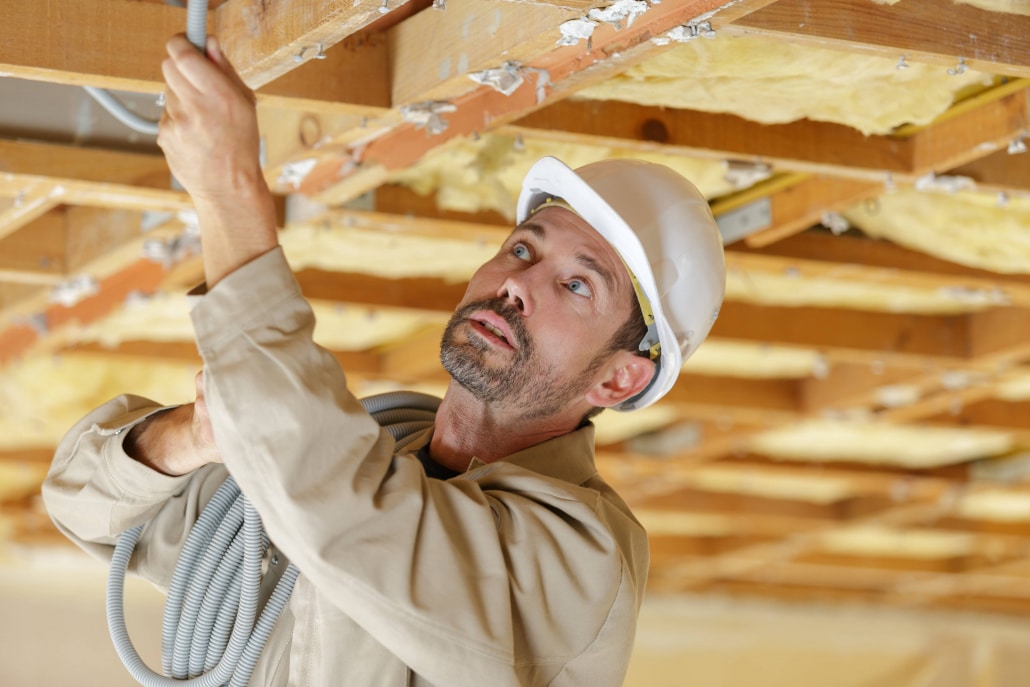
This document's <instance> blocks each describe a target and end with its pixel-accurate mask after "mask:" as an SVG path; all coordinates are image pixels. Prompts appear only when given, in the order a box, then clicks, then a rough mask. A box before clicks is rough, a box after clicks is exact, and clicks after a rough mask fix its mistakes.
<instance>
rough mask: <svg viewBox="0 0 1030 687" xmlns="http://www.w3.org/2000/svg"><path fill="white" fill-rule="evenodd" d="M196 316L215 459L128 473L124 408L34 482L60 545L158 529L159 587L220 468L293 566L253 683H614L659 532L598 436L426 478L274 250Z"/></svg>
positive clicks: (81, 434)
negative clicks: (611, 477) (602, 473)
mask: <svg viewBox="0 0 1030 687" xmlns="http://www.w3.org/2000/svg"><path fill="white" fill-rule="evenodd" d="M193 321H194V328H195V330H196V336H197V342H198V345H199V348H200V351H201V353H202V355H203V358H204V365H205V375H204V378H205V393H206V397H207V401H208V404H209V406H210V412H211V417H212V424H213V428H214V433H215V438H216V441H217V443H218V446H219V449H220V451H221V454H222V456H223V457H224V460H225V465H224V466H223V465H208V466H205V467H203V468H201V469H199V470H196V471H195V472H193V473H191V474H189V475H186V476H183V477H168V476H164V475H161V474H159V473H157V472H155V471H152V470H150V469H149V468H147V467H145V466H143V465H142V464H140V463H137V462H136V461H134V460H132V459H131V458H129V457H128V456H127V455H126V454H125V453H124V451H123V450H122V445H121V442H122V439H123V437H124V436H125V434H126V432H125V431H124V430H125V429H127V428H129V427H131V426H132V425H133V424H135V423H136V422H139V421H140V420H142V419H143V418H144V417H146V416H148V415H150V414H152V413H154V412H156V411H157V410H158V409H159V408H160V407H159V406H158V405H157V404H155V403H153V402H150V401H147V400H146V399H142V398H139V397H134V396H122V397H119V398H116V399H114V400H112V401H110V402H108V403H107V404H105V405H104V406H102V407H100V408H98V409H97V410H96V411H94V412H93V413H91V414H90V415H89V416H87V417H86V418H84V419H83V420H82V421H80V423H79V424H78V425H76V426H75V427H74V428H73V429H72V430H71V431H70V432H69V433H68V435H67V436H66V437H65V439H64V440H63V442H62V443H61V445H60V447H59V448H58V451H57V454H56V456H55V458H54V463H53V466H52V468H51V470H50V474H49V476H48V477H47V480H46V483H45V484H44V487H43V495H44V498H45V501H46V504H47V508H48V509H49V511H50V513H51V515H52V517H53V518H54V520H55V521H56V522H57V524H58V526H59V527H60V528H61V530H62V531H64V532H65V533H66V534H67V535H68V536H69V537H70V538H72V539H73V540H74V541H75V542H76V543H78V544H79V545H80V546H81V547H82V548H84V549H86V550H87V551H89V552H90V553H92V554H94V555H96V556H99V557H102V558H110V554H111V550H112V545H113V542H114V541H115V540H116V538H117V536H118V534H119V533H121V532H122V531H124V530H126V529H128V528H130V527H133V526H135V525H137V524H139V523H143V522H147V523H148V525H147V526H146V528H145V529H144V532H143V535H142V538H141V541H140V544H139V545H138V548H137V552H136V554H135V556H134V559H133V568H134V569H135V571H136V572H138V573H139V574H141V575H143V576H144V577H146V578H147V579H149V580H151V581H153V582H154V583H155V584H157V585H159V586H161V587H167V585H168V583H169V581H170V579H171V573H172V570H173V568H174V565H175V560H176V557H177V555H178V551H179V549H180V547H181V545H182V543H183V541H184V539H185V537H186V535H187V534H188V531H189V527H190V525H191V524H192V523H193V522H194V520H195V518H196V517H197V514H198V513H199V510H200V509H201V508H202V507H203V506H204V504H205V503H206V502H207V500H208V499H209V498H210V497H211V495H212V494H213V493H214V491H215V489H217V487H218V486H219V485H220V484H221V483H222V481H224V479H225V477H226V470H228V472H229V473H231V474H232V475H233V476H234V477H235V479H236V481H237V483H238V484H239V486H240V488H241V490H242V491H243V493H244V494H246V496H247V497H248V498H249V499H250V501H251V502H252V503H253V504H254V505H255V507H256V508H257V511H258V513H260V515H261V517H262V519H263V521H264V525H265V528H266V530H267V531H268V534H269V536H270V538H271V540H272V541H273V542H274V545H275V546H276V547H278V549H279V550H281V551H282V552H283V553H285V555H286V556H288V557H289V559H290V560H292V561H293V563H294V564H295V565H297V567H298V568H299V569H300V571H301V576H300V578H299V580H298V582H297V585H296V587H295V589H294V592H293V595H292V597H291V599H290V603H289V605H288V607H287V610H286V611H285V612H284V613H283V616H282V617H281V618H280V620H279V622H278V624H277V625H276V630H275V632H274V634H273V636H272V638H271V640H270V641H269V643H268V645H267V646H266V648H265V651H264V653H263V654H262V658H261V659H260V661H259V663H258V666H257V668H256V670H255V673H254V677H253V678H252V680H251V684H252V685H287V684H288V685H296V686H312V687H316V686H330V685H342V686H345V687H366V686H373V685H375V686H378V685H382V686H384V687H385V686H396V687H402V686H407V685H420V686H424V685H435V686H436V687H464V686H468V687H502V686H505V685H551V686H553V687H563V686H572V685H576V686H584V687H607V686H616V685H621V684H622V681H623V678H624V675H625V671H626V665H627V662H628V660H629V656H630V651H631V648H632V643H633V636H634V631H635V627H636V618H637V613H638V610H639V608H640V602H641V598H642V595H643V589H644V584H645V578H646V573H647V565H648V550H647V540H646V535H645V533H644V530H643V528H642V527H641V526H640V524H639V523H638V522H637V521H636V520H635V519H634V518H633V516H632V514H631V513H630V511H629V509H628V508H627V507H626V505H625V504H624V503H623V501H622V500H621V499H620V498H619V497H618V495H617V494H615V492H614V491H612V489H611V488H610V487H609V486H608V485H607V484H605V482H604V481H603V480H602V479H601V478H600V477H599V476H598V474H597V471H596V469H595V467H594V463H593V427H592V426H587V427H585V428H583V429H580V430H578V431H575V432H572V433H570V434H567V435H564V436H561V437H558V438H556V439H552V440H550V441H547V442H545V443H542V444H539V445H537V446H534V447H532V448H529V449H526V450H524V451H520V452H518V453H516V454H514V455H512V456H509V457H508V458H505V459H504V460H502V461H497V462H494V463H491V464H483V463H482V462H481V461H478V460H476V459H473V460H472V462H471V463H470V465H469V467H468V470H467V471H466V472H465V473H464V474H461V475H459V476H457V477H455V478H453V479H450V480H447V481H442V480H436V479H430V478H427V477H426V475H425V473H424V471H423V469H422V466H421V464H420V463H419V461H418V460H417V458H415V457H414V456H413V455H411V454H410V453H406V454H404V455H394V451H393V448H394V441H393V439H392V438H391V437H390V436H389V434H387V433H386V432H385V431H381V430H380V427H379V426H378V425H377V424H376V422H375V421H374V420H373V419H372V418H371V417H370V416H369V415H368V414H367V413H365V412H364V410H363V409H362V407H361V405H360V404H359V403H358V401H357V400H356V399H355V398H354V397H353V396H352V395H351V394H350V392H349V391H348V390H347V385H346V379H345V377H344V373H343V371H342V370H341V369H340V366H339V364H338V363H337V361H336V359H335V358H334V357H333V356H332V355H330V354H329V353H327V352H326V351H324V350H323V349H321V348H319V347H318V346H317V345H315V344H313V343H312V339H311V333H312V329H313V326H314V317H313V315H312V313H311V310H310V308H309V307H308V304H307V303H306V302H305V301H304V299H303V298H302V297H301V294H300V290H299V288H298V286H297V284H296V281H295V280H294V279H293V275H292V274H291V272H290V270H289V267H288V266H287V264H286V262H285V259H284V258H283V256H282V253H281V251H279V250H278V249H277V250H275V251H272V252H270V253H267V254H265V255H264V256H262V257H260V258H258V259H257V260H255V261H253V262H251V263H249V264H248V265H246V266H245V267H243V268H241V269H239V270H237V271H236V272H234V273H233V274H231V275H230V276H229V277H227V278H226V279H224V280H223V281H221V282H220V283H219V284H218V285H217V286H216V287H215V288H214V289H212V290H211V291H210V292H209V293H208V294H207V295H205V296H204V297H203V298H201V299H200V302H199V304H198V305H197V306H196V307H195V308H194V310H193ZM428 440H429V433H427V434H426V435H425V436H424V437H422V438H421V440H420V441H419V442H416V443H415V444H414V445H413V446H410V447H409V448H408V449H406V450H407V451H417V449H418V448H420V447H421V446H423V445H425V443H426V442H427V441H428Z"/></svg>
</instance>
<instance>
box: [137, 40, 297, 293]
mask: <svg viewBox="0 0 1030 687" xmlns="http://www.w3.org/2000/svg"><path fill="white" fill-rule="evenodd" d="M161 70H162V72H163V73H164V78H165V83H166V85H167V90H166V100H167V105H166V106H165V111H164V115H163V116H162V117H161V133H160V134H159V135H158V137H157V143H158V145H160V146H161V149H162V150H163V151H164V154H165V157H166V158H167V160H168V166H169V167H170V168H171V170H172V174H174V175H175V178H176V179H177V180H178V181H179V183H181V184H182V186H183V188H185V189H186V191H187V192H188V193H189V194H190V197H191V198H192V199H193V203H194V206H195V207H196V210H197V218H198V220H199V222H200V234H201V242H202V244H203V247H204V274H205V277H206V279H207V285H208V288H211V287H213V286H214V285H215V284H217V283H218V282H219V281H221V280H222V279H223V278H224V277H225V276H226V275H227V274H229V273H231V272H232V271H234V270H236V269H238V268H239V267H241V266H242V265H245V264H246V263H248V262H250V261H251V260H253V259H254V258H256V257H258V256H259V255H261V254H263V253H266V252H268V251H269V250H271V249H272V248H274V247H275V246H276V245H277V244H278V239H277V237H276V228H275V207H274V205H273V202H272V195H271V192H270V191H269V190H268V185H267V184H266V183H265V178H264V176H263V175H262V172H261V162H260V153H259V151H260V139H259V136H258V126H257V114H256V112H255V109H254V104H255V101H254V94H253V93H252V92H251V90H250V89H249V88H248V87H247V85H246V84H245V83H243V81H242V79H240V77H239V76H238V75H237V74H236V72H235V70H234V69H233V68H232V65H230V64H229V61H228V60H227V59H226V57H225V55H224V54H223V53H222V50H221V47H220V46H219V45H218V41H217V40H215V38H213V37H210V38H208V41H207V55H206V56H205V55H203V54H201V53H200V52H199V51H198V50H197V49H196V48H194V47H193V46H192V45H191V44H190V42H189V41H187V40H186V38H185V37H184V36H175V37H173V38H172V39H171V40H169V41H168V58H167V59H166V60H165V61H164V62H163V63H162V64H161Z"/></svg>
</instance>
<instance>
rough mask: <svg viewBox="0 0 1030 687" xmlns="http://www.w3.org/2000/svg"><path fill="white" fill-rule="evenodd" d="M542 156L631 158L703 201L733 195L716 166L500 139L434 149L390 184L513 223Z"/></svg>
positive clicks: (571, 160) (572, 161)
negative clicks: (526, 180)
mask: <svg viewBox="0 0 1030 687" xmlns="http://www.w3.org/2000/svg"><path fill="white" fill-rule="evenodd" d="M545 155H553V156H554V157H557V158H558V159H559V160H561V161H562V162H564V163H565V164H567V165H569V166H570V167H573V168H576V167H580V166H582V165H585V164H588V163H591V162H596V161H598V160H604V159H608V158H620V157H633V158H635V159H640V160H647V161H649V162H658V163H661V164H664V165H667V166H669V167H672V168H673V169H675V170H676V171H678V172H679V173H680V174H682V175H683V176H685V177H687V178H688V179H690V180H691V181H692V182H694V185H695V186H697V187H698V189H699V190H700V191H701V193H703V194H704V195H705V197H706V198H713V197H715V196H719V195H723V194H725V193H729V192H730V191H733V190H735V189H734V186H733V185H732V184H731V183H730V182H729V181H727V180H726V179H725V178H724V177H725V175H726V168H725V167H724V165H723V164H722V163H721V162H712V161H709V160H697V159H692V158H686V157H682V156H678V155H663V154H661V153H645V152H633V153H630V152H628V151H624V150H618V149H615V148H607V147H604V146H589V145H579V144H571V143H560V142H555V141H545V140H539V139H532V138H530V139H526V140H524V141H521V142H518V141H517V140H516V139H515V138H513V137H510V136H501V135H489V136H483V137H481V138H480V139H479V140H472V139H461V140H459V141H456V142H455V143H453V144H451V145H446V146H443V147H441V148H438V149H437V150H435V151H433V152H432V153H430V154H429V155H427V156H426V157H424V158H423V159H422V160H420V161H419V162H418V163H416V164H415V165H414V166H412V167H410V168H408V169H406V170H403V171H401V172H399V173H398V174H396V175H395V176H394V177H393V178H392V180H393V181H395V182H397V183H401V184H404V185H406V186H410V187H411V188H413V189H414V190H415V191H417V192H419V193H421V194H423V195H428V194H430V193H434V192H435V193H436V194H437V196H436V202H437V203H438V204H439V205H440V207H443V208H446V209H448V210H460V211H465V212H474V211H477V210H496V211H497V212H500V213H501V214H503V215H505V216H506V217H508V218H510V219H514V218H515V202H516V201H517V200H518V195H519V189H520V188H521V187H522V177H524V176H525V175H526V172H527V171H529V168H530V166H532V164H533V163H534V162H536V161H537V160H538V159H540V158H541V157H543V156H545Z"/></svg>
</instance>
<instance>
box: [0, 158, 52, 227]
mask: <svg viewBox="0 0 1030 687" xmlns="http://www.w3.org/2000/svg"><path fill="white" fill-rule="evenodd" d="M0 165H2V163H0ZM0 169H2V166H0ZM0 185H2V186H5V187H6V190H7V192H8V193H11V194H12V197H11V198H10V199H9V200H8V199H4V200H3V201H2V202H0V238H3V237H4V236H7V235H9V234H13V233H14V232H16V231H18V230H19V229H21V228H22V227H24V226H25V225H26V224H29V223H30V222H32V221H34V220H37V219H39V218H40V217H43V216H44V215H46V214H47V213H48V212H50V211H51V210H52V209H54V207H56V205H57V202H56V201H55V200H54V199H53V195H54V188H53V184H50V183H47V182H44V181H42V180H28V179H24V180H18V181H15V180H14V179H11V180H8V181H7V182H6V183H3V182H0Z"/></svg>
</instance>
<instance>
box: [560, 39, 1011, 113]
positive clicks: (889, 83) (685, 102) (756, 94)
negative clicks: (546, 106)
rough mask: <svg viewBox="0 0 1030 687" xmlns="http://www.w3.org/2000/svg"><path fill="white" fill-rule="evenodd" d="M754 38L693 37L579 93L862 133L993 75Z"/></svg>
mask: <svg viewBox="0 0 1030 687" xmlns="http://www.w3.org/2000/svg"><path fill="white" fill-rule="evenodd" d="M908 64H909V68H908V69H898V68H897V60H896V59H888V58H883V57H876V56H871V55H857V54H852V53H845V52H838V51H834V50H826V49H822V48H813V47H806V46H799V45H791V44H789V43H783V42H779V41H772V40H768V39H761V38H754V37H750V36H741V37H727V36H719V37H717V38H716V39H715V40H695V41H691V42H689V43H685V44H683V45H680V46H677V47H675V48H673V49H671V50H668V51H666V52H664V53H661V54H660V55H658V56H657V57H654V58H652V59H650V60H647V61H646V62H643V63H641V64H639V65H637V66H633V67H630V68H629V69H627V70H626V71H625V72H623V73H622V74H619V75H617V76H615V77H613V78H611V79H608V80H607V81H605V82H603V83H601V84H599V85H597V86H594V87H592V88H587V89H584V90H582V91H580V92H579V93H578V94H577V97H583V98H593V99H596V100H623V101H627V102H634V103H639V104H641V105H652V106H665V107H675V108H679V109H685V110H702V111H706V112H727V113H732V114H736V115H738V116H740V117H744V118H745V119H750V120H752V121H755V122H761V123H763V124H780V123H784V122H792V121H796V120H798V119H805V118H807V119H812V120H816V121H824V122H835V123H837V124H844V125H846V126H850V127H853V128H855V129H858V130H859V131H862V132H863V133H865V134H885V133H889V132H890V131H891V130H893V129H894V128H896V127H898V126H901V125H903V124H928V123H930V122H931V121H933V119H934V118H935V117H937V116H938V115H939V114H940V113H942V112H944V111H945V110H947V109H948V107H950V106H951V104H952V102H953V101H954V100H955V96H956V94H957V93H959V92H960V91H962V90H963V89H966V88H968V87H971V86H976V85H978V84H987V83H990V82H991V77H990V75H987V74H984V73H981V72H975V71H973V70H967V71H966V72H965V73H964V74H961V75H957V76H951V75H949V74H948V73H947V69H945V68H943V67H941V66H939V65H926V64H917V63H914V62H911V61H909V63H908Z"/></svg>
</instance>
